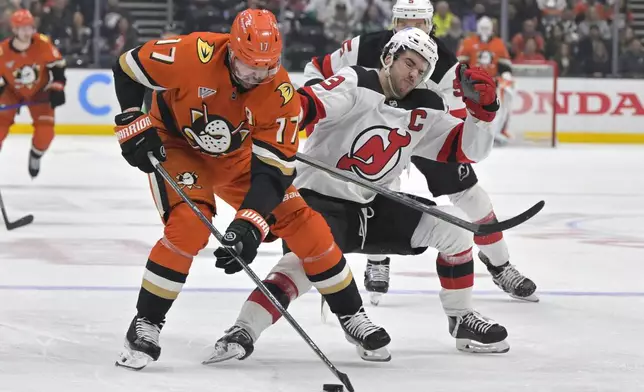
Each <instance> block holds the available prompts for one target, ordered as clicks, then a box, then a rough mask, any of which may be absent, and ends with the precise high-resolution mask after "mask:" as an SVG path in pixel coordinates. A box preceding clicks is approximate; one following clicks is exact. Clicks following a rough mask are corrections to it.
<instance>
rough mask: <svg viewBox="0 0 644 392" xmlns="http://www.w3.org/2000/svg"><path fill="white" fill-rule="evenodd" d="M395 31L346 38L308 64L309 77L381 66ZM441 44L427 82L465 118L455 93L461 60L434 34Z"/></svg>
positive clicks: (460, 101)
mask: <svg viewBox="0 0 644 392" xmlns="http://www.w3.org/2000/svg"><path fill="white" fill-rule="evenodd" d="M394 34H395V32H394V31H393V30H382V31H376V32H373V33H367V34H363V35H359V36H356V37H354V38H353V39H350V40H347V41H344V43H343V44H342V47H341V48H340V49H338V50H336V51H335V52H333V53H330V54H326V55H324V56H318V57H314V58H313V60H311V61H310V62H308V63H307V64H306V66H305V67H304V77H305V78H306V79H307V80H313V79H326V78H328V77H331V76H333V75H334V74H335V73H336V72H338V71H339V70H340V69H341V68H344V67H350V66H353V65H359V66H361V67H365V68H371V69H378V68H380V55H381V54H382V50H383V48H384V47H385V45H386V44H387V42H389V40H390V39H391V37H393V35H394ZM432 39H433V40H434V41H435V42H436V45H437V46H438V62H437V63H436V68H435V69H434V72H433V73H432V75H431V77H430V80H429V81H428V82H427V84H426V85H423V86H419V87H421V88H423V87H424V88H428V89H430V90H434V91H436V92H438V93H439V94H441V95H442V96H443V98H444V99H445V101H446V102H447V105H448V106H449V110H450V113H451V114H452V115H454V116H456V117H458V118H465V116H466V115H467V111H466V109H465V104H464V103H463V100H462V99H461V98H460V97H456V96H454V78H455V77H456V66H457V65H458V59H457V58H456V55H455V54H454V53H452V52H451V51H450V50H449V49H448V48H447V46H446V45H445V43H443V42H442V41H441V40H440V38H437V37H434V36H432Z"/></svg>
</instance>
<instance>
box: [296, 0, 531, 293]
mask: <svg viewBox="0 0 644 392" xmlns="http://www.w3.org/2000/svg"><path fill="white" fill-rule="evenodd" d="M433 15H434V8H433V7H432V4H431V3H430V2H429V0H398V1H397V2H396V4H395V5H394V7H393V28H394V30H393V31H392V30H383V31H378V32H374V33H368V34H363V35H360V36H357V37H355V38H353V39H351V40H348V41H345V42H344V43H343V44H342V47H341V48H340V49H338V50H336V51H335V52H333V53H330V54H327V55H324V56H319V57H316V58H313V60H312V61H311V62H309V63H308V64H307V65H306V67H305V69H304V76H305V77H307V79H309V81H308V82H307V84H313V83H316V82H318V81H320V80H321V79H326V78H328V77H330V76H331V75H333V74H334V73H336V72H338V71H339V70H340V69H341V68H342V67H347V66H352V65H359V66H362V67H367V68H378V67H379V65H380V53H381V52H382V48H383V47H384V46H385V44H386V43H387V42H388V41H389V39H390V38H391V37H392V36H393V35H394V33H395V31H396V30H399V29H402V28H405V27H418V28H420V29H422V30H424V31H425V32H426V33H428V34H430V36H431V37H432V38H433V39H434V41H436V44H437V46H438V62H437V63H436V68H435V69H434V71H433V73H432V74H431V76H430V78H429V79H428V80H427V82H425V83H423V85H421V86H419V87H425V88H429V89H432V90H434V91H437V92H439V93H440V94H441V95H442V96H443V98H444V99H445V100H446V102H447V104H448V106H449V109H450V113H451V114H452V115H454V116H456V117H459V118H461V119H464V118H465V117H466V115H467V110H466V108H465V105H464V104H463V102H462V101H461V99H460V98H459V97H457V96H455V95H454V88H453V82H454V75H455V69H456V67H457V66H458V60H457V59H456V56H455V55H454V53H452V52H450V50H449V49H448V48H447V47H446V46H445V44H444V43H443V42H442V41H441V40H440V39H438V38H436V37H434V36H433V35H432V33H431V31H432V29H433V25H432V17H433ZM411 162H412V163H413V164H414V165H415V166H416V168H417V169H418V170H419V171H420V172H421V173H422V174H423V175H424V176H425V179H426V180H427V186H428V188H429V191H430V192H431V193H432V195H434V197H439V196H443V195H447V196H448V197H449V199H450V201H451V202H452V203H453V204H454V205H455V206H457V207H458V208H460V209H461V210H463V211H464V212H465V213H466V214H467V217H468V218H469V220H471V221H473V222H477V223H492V222H496V215H495V213H494V209H493V207H492V201H491V200H490V196H489V195H488V194H487V192H486V191H485V190H484V189H483V188H482V187H481V186H480V185H479V184H478V178H477V177H476V173H475V172H474V168H473V167H472V165H471V164H470V163H469V162H464V163H447V164H445V163H440V162H435V161H433V160H430V159H426V158H424V157H421V156H412V157H411ZM474 242H475V243H476V245H477V246H478V248H479V249H480V252H479V258H480V259H481V261H483V262H484V263H485V265H486V266H487V269H488V271H489V272H490V274H491V275H492V278H493V280H494V283H496V285H497V286H499V287H500V288H501V289H503V290H504V291H505V292H507V293H509V294H510V295H511V296H512V297H515V298H519V299H524V300H528V301H538V300H539V299H538V298H537V296H536V295H535V294H534V293H535V291H536V288H537V286H536V285H535V284H534V282H533V281H532V280H530V279H529V278H526V277H525V276H524V275H522V274H521V273H520V272H519V271H518V270H517V269H516V268H515V267H514V266H513V265H512V264H510V261H509V260H510V255H509V252H508V246H507V244H506V242H505V240H504V238H503V233H495V234H491V235H487V236H475V237H474ZM365 287H366V289H367V290H368V291H370V292H371V293H372V299H371V300H372V303H374V304H378V302H379V300H380V295H382V294H383V293H386V292H387V291H388V289H389V258H388V257H387V256H384V255H381V256H378V255H370V256H369V257H368V262H367V268H366V270H365Z"/></svg>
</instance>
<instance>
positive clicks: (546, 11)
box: [537, 0, 568, 28]
mask: <svg viewBox="0 0 644 392" xmlns="http://www.w3.org/2000/svg"><path fill="white" fill-rule="evenodd" d="M567 5H568V4H567V3H566V0H537V6H538V7H539V9H540V10H541V24H542V25H543V26H544V27H546V28H547V26H553V25H555V24H557V23H559V22H560V21H561V15H562V14H563V11H564V10H565V9H566V6H567Z"/></svg>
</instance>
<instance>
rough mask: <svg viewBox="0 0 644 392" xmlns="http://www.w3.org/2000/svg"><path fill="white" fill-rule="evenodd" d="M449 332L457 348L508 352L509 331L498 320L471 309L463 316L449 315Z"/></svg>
mask: <svg viewBox="0 0 644 392" xmlns="http://www.w3.org/2000/svg"><path fill="white" fill-rule="evenodd" d="M448 319H449V333H450V334H451V335H452V336H453V337H454V338H455V339H456V348H457V349H458V350H460V351H464V352H468V353H507V352H508V351H510V345H508V343H506V341H505V338H507V337H508V331H507V330H506V329H505V327H503V326H501V325H499V324H497V323H496V322H494V321H492V320H489V319H486V318H485V317H483V316H481V315H480V314H478V313H476V312H474V311H470V312H468V313H465V314H464V315H462V316H448Z"/></svg>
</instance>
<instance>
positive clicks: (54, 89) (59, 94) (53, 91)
mask: <svg viewBox="0 0 644 392" xmlns="http://www.w3.org/2000/svg"><path fill="white" fill-rule="evenodd" d="M47 91H49V104H50V105H51V108H52V109H56V108H57V107H58V106H62V105H64V104H65V85H64V84H63V83H62V82H53V83H51V84H50V85H49V86H47Z"/></svg>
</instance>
